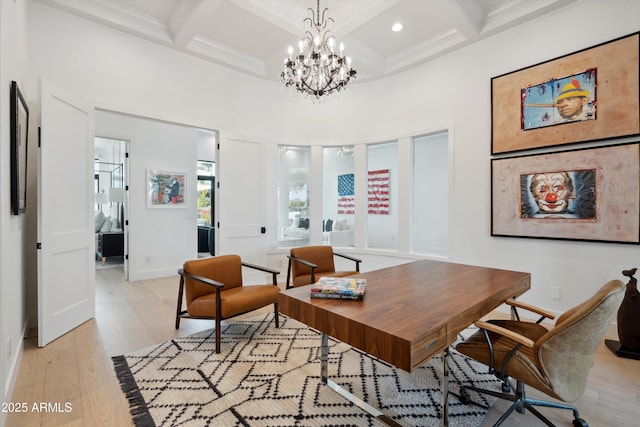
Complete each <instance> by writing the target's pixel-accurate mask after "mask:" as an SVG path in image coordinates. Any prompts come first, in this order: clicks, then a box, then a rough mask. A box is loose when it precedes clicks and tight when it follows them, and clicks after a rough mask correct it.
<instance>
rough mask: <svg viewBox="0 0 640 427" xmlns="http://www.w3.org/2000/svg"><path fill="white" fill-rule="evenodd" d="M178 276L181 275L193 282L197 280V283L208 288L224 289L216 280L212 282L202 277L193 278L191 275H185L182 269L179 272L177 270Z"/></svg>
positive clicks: (222, 284)
mask: <svg viewBox="0 0 640 427" xmlns="http://www.w3.org/2000/svg"><path fill="white" fill-rule="evenodd" d="M178 274H179V275H181V276H182V277H188V278H190V279H193V280H197V281H199V282H202V283H204V284H205V285H210V286H214V287H216V288H224V283H221V282H218V281H217V280H213V279H208V278H206V277H202V276H195V275H193V274H189V273H185V271H184V269H183V268H181V269H180V270H178Z"/></svg>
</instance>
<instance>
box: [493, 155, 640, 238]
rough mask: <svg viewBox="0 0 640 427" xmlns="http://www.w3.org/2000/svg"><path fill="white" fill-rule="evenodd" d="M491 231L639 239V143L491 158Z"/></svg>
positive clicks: (514, 234) (499, 233)
mask: <svg viewBox="0 0 640 427" xmlns="http://www.w3.org/2000/svg"><path fill="white" fill-rule="evenodd" d="M491 235H492V236H512V237H534V238H549V239H565V240H586V241H602V242H616V243H635V244H638V243H640V143H629V144H619V145H609V146H605V147H599V148H586V149H577V150H569V151H563V152H556V153H547V154H536V155H526V156H519V157H508V158H501V159H494V160H492V161H491Z"/></svg>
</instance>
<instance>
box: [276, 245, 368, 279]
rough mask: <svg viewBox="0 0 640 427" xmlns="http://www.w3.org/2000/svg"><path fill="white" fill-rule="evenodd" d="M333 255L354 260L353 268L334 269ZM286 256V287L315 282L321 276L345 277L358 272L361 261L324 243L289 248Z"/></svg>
mask: <svg viewBox="0 0 640 427" xmlns="http://www.w3.org/2000/svg"><path fill="white" fill-rule="evenodd" d="M334 255H335V256H338V257H341V258H345V259H348V260H350V261H353V262H355V264H356V268H355V270H354V271H336V267H335V263H334V260H333V257H334ZM287 257H288V258H289V267H288V268H287V289H289V288H294V287H297V286H304V285H309V284H311V283H316V281H317V280H318V279H320V278H321V277H323V276H330V277H345V276H351V275H354V274H358V273H359V272H360V263H361V262H362V260H360V259H358V258H354V257H351V256H349V255H345V254H339V253H336V252H333V247H331V246H326V245H324V246H303V247H299V248H291V251H290V254H289V255H287Z"/></svg>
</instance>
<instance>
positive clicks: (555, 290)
mask: <svg viewBox="0 0 640 427" xmlns="http://www.w3.org/2000/svg"><path fill="white" fill-rule="evenodd" d="M550 290H551V298H552V299H560V288H559V287H557V286H552V287H551V288H550Z"/></svg>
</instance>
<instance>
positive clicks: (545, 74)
mask: <svg viewBox="0 0 640 427" xmlns="http://www.w3.org/2000/svg"><path fill="white" fill-rule="evenodd" d="M639 57H640V33H634V34H630V35H628V36H625V37H620V38H618V39H615V40H611V41H608V42H605V43H602V44H600V45H597V46H592V47H589V48H587V49H583V50H581V51H578V52H574V53H571V54H568V55H565V56H562V57H559V58H555V59H551V60H548V61H545V62H542V63H540V64H537V65H532V66H530V67H526V68H523V69H520V70H517V71H513V72H510V73H507V74H503V75H501V76H497V77H493V78H492V79H491V112H492V121H491V127H492V131H491V154H504V153H511V152H516V151H522V150H529V149H534V148H549V147H556V146H560V145H567V144H575V143H580V142H589V141H601V140H605V139H611V138H620V137H627V136H635V135H639V134H640V89H639V86H640V84H639V82H640V62H639Z"/></svg>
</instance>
